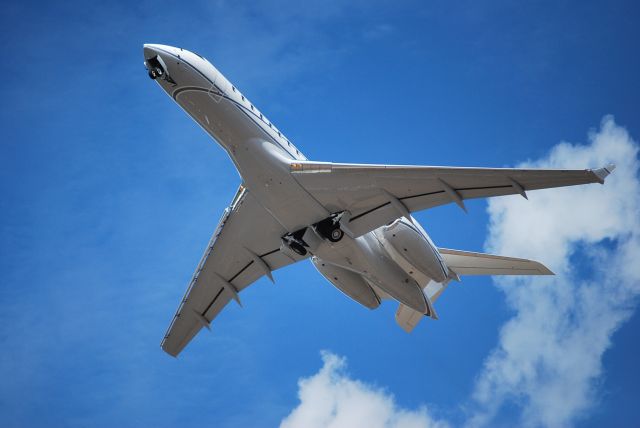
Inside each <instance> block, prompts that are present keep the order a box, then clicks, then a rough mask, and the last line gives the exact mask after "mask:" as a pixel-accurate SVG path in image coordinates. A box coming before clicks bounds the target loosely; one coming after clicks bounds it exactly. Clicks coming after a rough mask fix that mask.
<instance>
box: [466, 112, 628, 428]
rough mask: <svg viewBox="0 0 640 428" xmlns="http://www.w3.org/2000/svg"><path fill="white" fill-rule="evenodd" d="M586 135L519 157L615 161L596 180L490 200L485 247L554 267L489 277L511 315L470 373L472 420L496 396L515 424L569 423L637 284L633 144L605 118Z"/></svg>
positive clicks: (586, 401) (570, 162)
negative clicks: (517, 414) (537, 273)
mask: <svg viewBox="0 0 640 428" xmlns="http://www.w3.org/2000/svg"><path fill="white" fill-rule="evenodd" d="M589 140H590V143H589V144H588V145H584V146H579V145H571V144H568V143H561V144H559V145H557V146H556V147H554V148H553V150H552V151H551V153H550V154H549V156H548V157H547V158H545V159H541V160H539V161H535V162H528V163H526V164H523V165H520V166H522V167H541V168H543V167H551V168H582V167H585V166H590V167H597V166H603V165H605V164H607V163H608V162H614V163H615V164H617V169H616V170H615V173H614V174H613V175H611V176H610V177H608V179H607V182H606V184H605V185H604V186H598V185H590V186H578V187H571V188H563V189H556V190H544V191H538V192H531V193H530V194H529V199H530V201H529V202H527V201H525V200H524V199H522V198H497V199H493V200H491V201H490V202H489V208H488V209H489V214H490V227H489V237H488V240H487V245H486V246H487V248H488V250H490V251H492V252H494V253H496V254H504V255H515V256H522V257H529V258H533V259H537V260H540V261H543V262H545V263H546V264H547V265H548V266H549V267H551V269H552V270H554V271H555V272H556V275H557V276H556V277H551V278H549V277H544V278H543V277H513V278H509V279H500V280H498V281H497V283H498V284H499V287H500V288H501V289H502V290H503V291H504V293H505V295H506V298H507V302H508V304H509V306H510V307H511V308H512V309H513V310H514V311H515V315H514V317H513V318H512V319H511V320H509V321H508V322H507V323H506V324H505V325H504V326H503V327H502V330H501V332H500V340H499V344H498V345H497V347H496V348H495V349H494V351H493V352H492V353H491V354H490V356H489V357H488V358H487V360H486V361H485V364H484V369H483V371H482V372H481V373H480V375H479V377H478V380H477V383H476V387H475V391H474V394H473V398H474V401H475V404H476V405H477V411H476V412H475V413H474V414H473V415H472V417H471V419H470V421H469V425H471V426H478V425H480V426H482V425H487V424H489V423H490V422H491V421H492V419H493V418H494V416H495V415H496V414H497V413H498V411H499V410H500V409H501V408H502V407H503V406H504V405H505V404H516V406H518V408H520V409H521V411H522V413H521V417H522V421H521V423H522V424H523V425H528V426H538V425H543V426H568V425H571V424H572V423H574V422H575V421H576V420H579V419H580V418H583V417H585V416H586V415H588V411H589V410H590V409H591V408H592V407H593V405H594V403H597V400H598V390H597V386H598V384H597V383H596V381H597V380H598V379H599V377H600V376H601V374H602V355H603V354H604V352H605V351H606V350H607V349H608V348H609V346H610V344H611V336H612V334H613V333H614V332H615V331H616V330H617V329H618V328H619V327H620V326H621V324H622V323H624V322H625V321H626V320H627V319H628V318H629V317H630V316H631V314H632V312H633V309H634V307H635V303H636V300H637V296H638V294H639V293H640V281H639V280H640V263H638V262H637V260H639V259H640V182H639V181H638V167H639V165H638V159H637V158H638V156H637V155H638V146H637V144H636V143H634V142H633V141H632V140H631V138H630V136H629V135H628V133H627V132H626V130H625V129H623V128H621V127H619V126H617V125H616V124H615V122H614V120H613V118H612V117H605V118H604V119H603V121H602V124H601V127H600V130H599V131H598V132H592V133H591V134H590V135H589ZM577 263H579V265H577Z"/></svg>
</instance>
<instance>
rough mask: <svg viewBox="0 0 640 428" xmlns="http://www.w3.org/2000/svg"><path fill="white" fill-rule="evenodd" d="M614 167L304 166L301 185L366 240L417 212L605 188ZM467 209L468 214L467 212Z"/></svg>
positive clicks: (299, 167)
mask: <svg viewBox="0 0 640 428" xmlns="http://www.w3.org/2000/svg"><path fill="white" fill-rule="evenodd" d="M613 168H614V166H613V165H609V166H607V167H606V168H599V169H595V170H591V169H587V170H556V169H517V168H449V167H428V166H393V165H359V164H334V163H318V162H298V163H294V164H292V166H291V170H292V173H293V175H294V177H296V179H297V180H298V182H299V183H300V184H301V185H302V187H304V188H305V189H306V190H307V191H308V192H309V193H310V194H311V195H312V196H313V197H315V198H316V199H317V200H318V201H319V202H320V203H321V204H322V205H323V206H324V207H325V208H327V209H328V210H330V211H332V212H339V211H348V212H349V213H350V215H351V216H350V220H349V221H348V223H346V226H348V228H349V229H350V231H351V232H352V234H353V235H354V236H361V235H363V234H365V233H367V232H369V231H371V230H374V229H376V228H378V227H380V226H382V225H384V224H387V223H389V222H391V221H393V220H394V219H396V218H398V217H401V216H403V215H405V216H406V215H408V214H409V213H411V212H415V211H420V210H424V209H428V208H433V207H436V206H439V205H444V204H449V203H456V204H458V205H459V206H460V207H461V208H463V209H465V206H464V201H465V200H467V199H474V198H487V197H492V196H503V195H513V194H520V195H522V196H525V197H526V193H525V192H526V191H529V190H537V189H547V188H553V187H564V186H573V185H578V184H587V183H603V182H604V179H605V177H606V176H607V175H609V173H610V172H611V171H612V170H613ZM465 210H466V209H465Z"/></svg>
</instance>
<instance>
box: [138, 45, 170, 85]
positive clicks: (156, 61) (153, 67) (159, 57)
mask: <svg viewBox="0 0 640 428" xmlns="http://www.w3.org/2000/svg"><path fill="white" fill-rule="evenodd" d="M142 47H143V51H144V66H145V67H146V69H147V71H148V72H149V77H150V78H151V79H153V80H156V79H158V78H162V80H164V81H167V82H169V83H171V84H173V85H174V86H175V83H176V82H175V81H174V80H173V78H172V77H171V76H170V75H169V69H168V68H167V61H168V59H169V56H170V55H169V54H170V53H172V52H173V50H175V48H173V47H171V46H164V45H153V44H145V45H143V46H142ZM163 57H165V58H166V59H165V58H163Z"/></svg>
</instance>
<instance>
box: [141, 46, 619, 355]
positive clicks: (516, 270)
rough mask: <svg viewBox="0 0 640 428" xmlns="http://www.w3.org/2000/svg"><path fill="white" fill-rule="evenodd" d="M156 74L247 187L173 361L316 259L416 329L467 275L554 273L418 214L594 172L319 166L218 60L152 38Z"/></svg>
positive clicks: (359, 295)
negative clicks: (459, 239)
mask: <svg viewBox="0 0 640 428" xmlns="http://www.w3.org/2000/svg"><path fill="white" fill-rule="evenodd" d="M143 51H144V65H145V67H146V69H147V71H148V75H149V77H150V78H151V79H153V80H155V81H156V82H157V83H158V84H159V85H160V87H161V88H162V89H163V90H164V91H165V92H166V93H167V94H168V95H169V96H170V97H171V98H172V99H173V100H174V101H175V102H176V103H177V104H178V105H179V106H180V107H182V109H183V110H184V111H185V112H186V113H187V114H188V115H189V116H191V118H192V119H193V120H195V121H196V122H197V123H198V124H199V125H200V126H201V127H202V129H204V131H205V132H206V133H208V134H209V135H210V136H211V137H213V139H214V140H215V141H216V142H217V143H218V144H219V145H220V146H221V147H222V148H223V149H224V150H225V151H226V152H227V154H228V155H229V157H230V158H231V161H232V162H233V163H234V165H235V167H236V168H237V170H238V172H239V173H240V176H241V178H242V183H241V184H240V187H239V188H238V191H237V192H236V194H235V197H234V198H233V200H232V201H231V204H230V205H229V207H228V208H226V209H225V210H224V212H223V214H222V218H221V219H220V221H219V223H218V225H217V227H216V229H215V231H214V233H213V236H212V237H211V239H210V241H209V244H208V245H207V247H206V250H205V252H204V255H203V256H202V259H201V260H200V263H199V264H198V266H197V268H196V270H195V273H194V275H193V277H192V279H191V281H190V282H189V285H188V287H187V291H186V293H185V295H184V297H183V298H182V300H181V302H180V305H179V307H178V310H177V312H176V314H175V316H174V317H173V320H172V321H171V323H170V325H169V328H168V330H167V332H166V334H165V336H164V338H163V339H162V342H161V348H162V349H163V350H164V351H165V352H166V353H168V354H169V355H171V356H174V357H177V356H178V354H179V353H180V352H181V351H182V350H183V349H184V348H185V346H186V345H187V344H188V343H189V342H190V341H191V340H192V339H193V338H194V337H195V336H196V334H197V333H198V332H199V331H200V330H202V328H207V329H210V326H211V322H212V320H213V319H214V318H215V317H216V316H217V315H218V314H219V313H220V312H221V311H222V309H223V308H224V307H225V306H226V305H227V303H229V302H230V301H231V300H234V301H235V302H237V303H238V304H239V305H240V306H242V302H241V300H240V292H241V291H243V290H244V289H245V288H247V287H248V286H249V285H251V284H252V283H254V282H255V281H257V280H258V279H259V278H261V277H262V276H266V277H267V278H269V279H270V280H271V281H272V282H273V281H274V279H273V275H272V272H273V271H275V270H277V269H280V268H283V267H285V266H287V265H290V264H293V263H296V262H298V261H301V260H305V259H311V262H312V263H313V265H314V266H315V267H316V269H317V270H318V271H319V272H320V274H321V275H323V276H324V277H325V278H326V279H327V280H328V281H329V282H330V283H331V284H333V285H334V286H335V287H336V288H338V289H339V290H340V291H342V292H343V293H344V294H346V295H347V296H348V297H350V298H351V299H353V300H355V301H356V302H358V303H359V304H361V305H363V306H365V307H367V308H369V309H375V308H377V307H379V306H380V304H381V302H382V301H383V300H386V299H393V300H396V301H397V302H398V303H399V306H398V309H397V311H396V314H395V318H396V322H397V323H398V325H399V326H400V327H401V328H402V329H404V330H405V331H407V332H411V331H412V330H413V329H414V328H415V327H416V325H417V324H418V322H419V321H420V320H421V319H423V318H425V317H428V318H432V319H438V315H437V312H436V310H435V308H434V303H435V302H436V300H437V299H438V298H439V297H440V296H441V295H442V293H443V291H444V290H445V289H446V288H447V285H448V284H449V282H450V281H452V280H454V281H460V276H464V275H553V273H552V272H551V271H550V270H549V269H547V268H546V267H545V266H544V265H543V264H541V263H538V262H536V261H532V260H526V259H520V258H514V257H503V256H495V255H490V254H483V253H476V252H468V251H459V250H452V249H446V248H439V247H436V245H435V244H434V243H433V241H432V240H431V238H430V237H429V235H428V234H427V232H426V231H425V230H424V229H423V228H422V226H421V225H420V224H419V223H418V221H417V220H416V219H415V218H413V216H412V215H411V213H413V212H416V211H420V210H425V209H428V208H433V207H437V206H440V205H444V204H449V203H455V204H457V205H458V206H459V207H460V208H462V209H463V210H465V211H466V207H465V204H464V201H465V200H466V199H473V198H487V197H493V196H504V195H521V196H523V197H524V198H527V194H526V192H527V191H530V190H537V189H546V188H553V187H562V186H572V185H579V184H587V183H600V184H604V180H605V178H606V177H607V176H608V175H609V174H610V173H611V172H612V171H613V169H614V168H615V166H614V165H612V164H610V165H607V166H605V167H603V168H598V169H593V170H592V169H585V170H558V169H515V168H462V167H440V166H398V165H367V164H345V163H331V162H317V161H310V160H308V159H307V158H306V157H305V156H304V155H303V154H302V152H300V150H299V149H298V148H297V147H296V146H295V145H294V144H293V143H292V142H291V141H289V139H288V138H287V137H286V136H285V135H284V134H283V133H282V132H281V131H280V130H279V129H278V128H277V127H276V126H275V125H274V124H273V123H272V122H271V121H270V120H269V119H268V118H267V117H266V116H265V115H264V113H262V111H260V110H259V109H258V108H257V107H256V106H254V105H253V104H252V103H251V101H249V99H248V98H247V97H246V96H245V95H244V94H243V93H242V92H241V91H240V90H239V89H238V88H237V87H235V86H234V85H233V84H232V83H231V82H230V81H229V80H227V79H226V78H225V77H224V76H223V75H222V73H220V71H218V69H216V67H214V66H213V65H212V64H211V63H210V62H209V61H207V60H206V59H205V58H203V57H202V56H200V55H198V54H196V53H194V52H190V51H188V50H185V49H181V48H176V47H172V46H166V45H159V44H145V45H144V46H143Z"/></svg>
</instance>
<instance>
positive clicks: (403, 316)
mask: <svg viewBox="0 0 640 428" xmlns="http://www.w3.org/2000/svg"><path fill="white" fill-rule="evenodd" d="M422 318H424V314H423V313H421V312H418V311H416V310H414V309H411V308H410V307H409V306H406V305H403V304H402V303H400V305H398V310H397V311H396V322H397V323H398V325H399V326H400V327H402V329H403V330H404V331H406V332H407V333H411V331H412V330H413V329H414V328H415V327H416V326H417V325H418V323H419V322H420V320H422Z"/></svg>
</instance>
